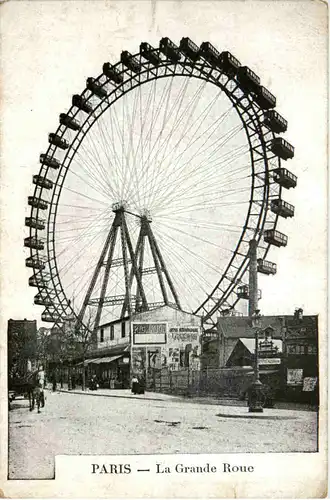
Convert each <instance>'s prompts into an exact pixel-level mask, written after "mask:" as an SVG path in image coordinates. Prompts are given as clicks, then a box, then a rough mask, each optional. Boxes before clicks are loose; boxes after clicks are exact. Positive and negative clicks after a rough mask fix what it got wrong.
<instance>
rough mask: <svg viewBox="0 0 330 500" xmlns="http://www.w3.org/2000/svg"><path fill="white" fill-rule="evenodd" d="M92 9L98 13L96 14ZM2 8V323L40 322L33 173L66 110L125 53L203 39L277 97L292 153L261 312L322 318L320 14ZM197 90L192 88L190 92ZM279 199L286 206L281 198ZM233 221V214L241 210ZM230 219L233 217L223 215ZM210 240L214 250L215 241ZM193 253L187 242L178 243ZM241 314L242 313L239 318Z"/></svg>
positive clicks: (164, 4)
mask: <svg viewBox="0 0 330 500" xmlns="http://www.w3.org/2000/svg"><path fill="white" fill-rule="evenodd" d="M96 5H97V8H95V6H96ZM1 8H2V32H3V39H2V72H3V82H2V121H3V123H2V168H1V262H2V276H1V314H2V322H3V324H4V323H5V322H6V321H7V319H9V318H15V319H18V318H24V317H27V318H29V319H37V320H38V321H40V313H41V310H40V307H38V306H34V305H33V296H34V294H35V289H32V288H29V287H28V285H27V281H28V278H29V276H30V275H31V270H29V269H26V268H25V258H26V257H27V255H28V254H27V250H24V248H23V238H24V236H26V235H27V230H26V228H25V227H24V217H25V216H27V215H28V214H29V209H28V206H27V196H28V195H30V194H32V175H33V174H35V173H37V172H38V168H39V161H38V159H39V154H40V153H41V152H45V150H46V147H47V135H48V133H49V132H54V131H55V130H56V127H57V125H58V115H59V113H60V112H63V111H65V110H67V109H68V108H69V105H70V101H71V96H72V94H74V93H80V92H81V91H82V90H83V88H84V86H85V80H86V78H87V77H88V76H97V75H98V74H100V72H101V68H102V64H103V63H104V62H106V61H110V62H112V63H114V62H117V61H118V60H119V57H120V53H121V51H122V50H125V49H126V50H128V51H130V52H131V53H134V52H137V51H138V47H139V45H140V42H141V41H148V42H149V43H150V44H151V45H154V46H157V45H158V43H159V40H160V38H162V37H163V36H169V37H170V38H171V39H173V41H175V42H176V43H179V41H180V39H181V38H182V37H183V36H188V37H190V38H191V39H192V40H194V41H195V43H197V44H198V45H200V43H201V42H203V41H206V40H208V41H210V42H211V43H212V44H213V45H215V46H216V47H217V48H218V49H219V50H220V51H222V50H230V51H231V52H232V53H233V54H235V56H236V57H237V58H238V59H239V60H240V61H241V62H242V64H244V65H247V66H250V67H251V68H252V69H253V70H254V71H255V72H256V73H257V74H258V75H259V76H260V77H261V79H262V83H263V84H264V85H265V86H266V87H268V88H269V89H270V90H271V91H272V93H274V94H275V95H276V97H277V109H278V111H279V112H280V113H281V114H282V115H283V116H285V118H286V119H287V120H288V122H289V127H288V131H287V133H286V134H285V137H286V138H287V139H288V140H289V142H291V143H292V144H293V145H294V146H295V158H294V159H293V160H290V161H288V162H287V164H286V165H285V166H287V167H288V168H289V169H290V170H292V171H293V172H294V173H295V174H296V175H297V176H298V186H297V188H296V189H295V190H290V191H285V192H284V195H285V198H284V199H285V200H286V201H288V202H290V203H292V204H293V205H295V207H296V215H295V218H294V219H293V220H291V219H290V220H284V219H283V220H281V221H280V225H279V227H278V229H279V230H280V231H282V232H284V233H285V234H287V235H288V237H289V243H288V246H287V247H286V248H281V249H278V250H274V251H272V252H271V253H270V254H269V260H273V261H274V262H276V263H277V265H278V272H277V275H276V276H274V277H265V278H263V277H262V278H260V283H259V285H260V288H261V289H262V293H263V299H262V301H261V302H260V309H261V310H262V313H263V314H283V313H284V314H289V313H291V312H292V311H293V310H294V308H295V307H303V308H304V310H305V312H306V313H311V314H312V313H322V312H323V311H324V309H325V290H326V261H325V252H326V185H327V177H326V101H325V99H326V79H325V78H326V76H325V71H326V31H325V30H326V10H325V9H324V6H323V5H322V3H318V2H305V5H304V8H303V9H302V8H301V2H290V1H287V2H274V3H271V4H270V3H268V2H242V3H241V2H220V1H219V2H208V1H200V2H191V1H184V0H183V1H176V2H171V1H143V0H142V1H139V2H129V1H121V2H101V1H98V2H79V1H77V2H60V1H55V2H52V1H47V2H44V1H43V2H39V1H35V2H24V1H23V2H8V3H5V4H3V5H2V6H1ZM193 91H194V89H192V92H193ZM283 197H284V196H283ZM236 211H237V208H236ZM229 215H230V214H229ZM216 238H217V237H216V236H215V240H214V241H215V242H217V239H216ZM185 243H187V244H189V243H188V242H187V241H186V242H185ZM242 310H244V307H243V309H242Z"/></svg>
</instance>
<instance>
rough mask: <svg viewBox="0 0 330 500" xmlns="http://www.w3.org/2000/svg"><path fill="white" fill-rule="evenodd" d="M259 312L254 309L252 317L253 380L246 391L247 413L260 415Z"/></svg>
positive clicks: (261, 399)
mask: <svg viewBox="0 0 330 500" xmlns="http://www.w3.org/2000/svg"><path fill="white" fill-rule="evenodd" d="M260 319H261V315H260V311H259V309H256V310H255V312H254V314H253V315H252V328H254V340H255V350H254V380H253V383H252V384H251V386H250V387H249V390H248V405H249V412H251V413H262V412H263V407H262V403H263V390H262V388H263V386H262V383H261V382H260V379H259V332H260V331H261V328H260Z"/></svg>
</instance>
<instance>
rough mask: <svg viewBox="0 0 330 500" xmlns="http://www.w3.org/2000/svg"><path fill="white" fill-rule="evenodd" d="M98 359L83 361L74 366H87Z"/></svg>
mask: <svg viewBox="0 0 330 500" xmlns="http://www.w3.org/2000/svg"><path fill="white" fill-rule="evenodd" d="M97 359H98V358H93V359H85V361H84V362H83V361H81V363H77V365H76V366H81V365H89V364H91V363H95V361H97Z"/></svg>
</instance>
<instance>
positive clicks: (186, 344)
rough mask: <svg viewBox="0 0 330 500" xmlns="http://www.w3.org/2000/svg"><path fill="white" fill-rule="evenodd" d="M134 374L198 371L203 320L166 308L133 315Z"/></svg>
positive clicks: (132, 352) (132, 360)
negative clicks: (183, 369) (185, 369)
mask: <svg viewBox="0 0 330 500" xmlns="http://www.w3.org/2000/svg"><path fill="white" fill-rule="evenodd" d="M131 334H132V346H131V370H132V374H135V375H139V376H140V377H141V376H142V373H144V376H146V373H147V372H148V371H151V370H160V369H163V368H167V369H169V370H171V371H177V370H180V369H182V368H189V369H191V370H199V368H200V355H201V341H200V338H201V317H199V316H195V315H193V314H190V313H186V312H183V311H178V310H177V309H175V308H173V307H170V306H163V307H160V308H158V309H155V310H153V311H147V312H143V313H139V314H136V315H134V317H133V318H132V321H131Z"/></svg>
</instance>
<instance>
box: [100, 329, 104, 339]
mask: <svg viewBox="0 0 330 500" xmlns="http://www.w3.org/2000/svg"><path fill="white" fill-rule="evenodd" d="M100 342H104V328H101V331H100Z"/></svg>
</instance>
